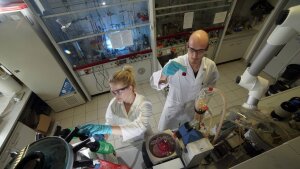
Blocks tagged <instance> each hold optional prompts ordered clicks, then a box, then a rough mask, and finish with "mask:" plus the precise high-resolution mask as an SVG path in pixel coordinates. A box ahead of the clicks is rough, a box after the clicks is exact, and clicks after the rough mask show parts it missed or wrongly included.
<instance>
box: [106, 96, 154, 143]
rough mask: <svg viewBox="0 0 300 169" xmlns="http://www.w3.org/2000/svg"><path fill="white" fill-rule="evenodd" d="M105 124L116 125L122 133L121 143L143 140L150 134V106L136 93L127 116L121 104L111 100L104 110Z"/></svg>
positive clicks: (149, 103)
mask: <svg viewBox="0 0 300 169" xmlns="http://www.w3.org/2000/svg"><path fill="white" fill-rule="evenodd" d="M105 118H106V124H110V125H118V126H120V128H121V131H122V137H123V141H134V140H139V139H143V138H144V134H145V132H150V131H151V127H150V118H152V104H151V102H149V101H148V100H146V98H145V97H144V96H142V95H139V94H137V93H136V97H135V99H134V102H133V104H132V105H131V108H130V110H129V112H128V114H127V112H126V110H125V106H124V104H123V103H118V102H117V101H116V99H115V98H113V99H112V100H111V101H110V103H109V105H108V108H107V110H106V115H105Z"/></svg>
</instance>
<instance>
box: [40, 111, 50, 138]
mask: <svg viewBox="0 0 300 169" xmlns="http://www.w3.org/2000/svg"><path fill="white" fill-rule="evenodd" d="M51 120H52V119H51V117H50V116H47V115H44V114H41V115H40V118H39V124H38V126H37V128H36V130H37V131H39V132H41V133H43V134H46V133H47V132H48V129H49V127H50V124H51Z"/></svg>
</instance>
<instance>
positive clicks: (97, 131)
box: [78, 124, 112, 137]
mask: <svg viewBox="0 0 300 169" xmlns="http://www.w3.org/2000/svg"><path fill="white" fill-rule="evenodd" d="M78 133H79V134H84V135H86V136H88V137H92V136H98V135H101V134H111V133H112V127H111V125H103V124H85V125H83V126H80V127H79V131H78Z"/></svg>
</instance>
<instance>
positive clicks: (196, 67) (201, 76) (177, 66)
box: [150, 30, 219, 131]
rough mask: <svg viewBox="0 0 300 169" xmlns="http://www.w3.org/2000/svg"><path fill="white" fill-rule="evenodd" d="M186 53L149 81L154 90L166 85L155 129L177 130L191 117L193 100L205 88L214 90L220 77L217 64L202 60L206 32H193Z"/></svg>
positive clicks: (205, 48) (206, 41)
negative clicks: (165, 93)
mask: <svg viewBox="0 0 300 169" xmlns="http://www.w3.org/2000/svg"><path fill="white" fill-rule="evenodd" d="M187 48H188V53H187V54H185V55H183V56H179V57H177V58H175V59H172V60H170V61H169V62H168V63H167V64H166V65H165V66H164V67H163V69H162V70H159V71H157V72H154V73H153V75H152V77H151V79H150V82H151V86H152V87H153V88H155V89H157V90H162V89H163V88H165V87H167V86H169V93H168V96H167V99H166V102H165V105H164V108H163V112H162V115H161V117H160V121H159V124H158V130H159V131H163V130H166V129H176V128H178V127H179V126H180V125H182V124H184V123H185V122H188V121H191V120H192V119H193V117H194V113H195V111H194V100H195V98H196V96H197V95H198V94H199V92H200V90H201V89H202V88H204V87H209V86H210V87H213V86H214V85H215V84H216V81H217V79H218V77H219V73H218V70H217V67H216V64H215V63H214V62H213V61H212V60H210V59H208V58H206V57H203V56H204V54H205V51H206V50H207V49H208V35H207V33H206V32H205V31H202V30H199V31H196V32H194V33H193V34H192V35H191V36H190V38H189V41H188V43H187Z"/></svg>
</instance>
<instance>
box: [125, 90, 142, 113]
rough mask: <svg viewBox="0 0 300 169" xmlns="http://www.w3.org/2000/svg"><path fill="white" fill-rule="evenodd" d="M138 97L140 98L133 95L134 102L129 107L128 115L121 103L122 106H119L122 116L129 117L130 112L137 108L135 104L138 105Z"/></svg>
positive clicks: (137, 95)
mask: <svg viewBox="0 0 300 169" xmlns="http://www.w3.org/2000/svg"><path fill="white" fill-rule="evenodd" d="M140 97H141V95H139V94H137V93H135V98H134V101H133V103H132V105H131V107H130V109H129V111H128V113H127V112H126V109H125V105H124V103H122V106H121V107H122V112H123V113H124V115H125V116H126V117H127V118H128V117H129V116H130V114H132V110H134V109H135V107H136V106H138V105H137V104H138V103H137V102H138V100H139V99H141V98H140Z"/></svg>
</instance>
